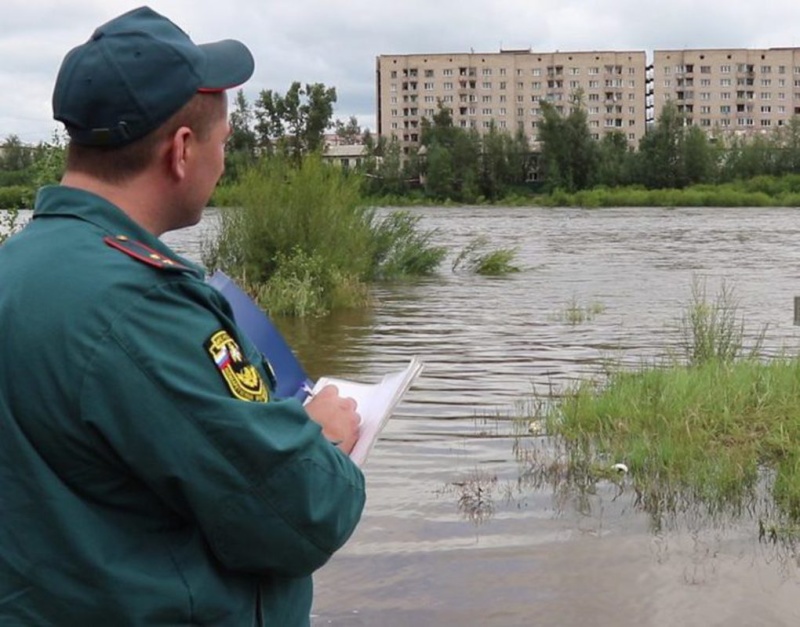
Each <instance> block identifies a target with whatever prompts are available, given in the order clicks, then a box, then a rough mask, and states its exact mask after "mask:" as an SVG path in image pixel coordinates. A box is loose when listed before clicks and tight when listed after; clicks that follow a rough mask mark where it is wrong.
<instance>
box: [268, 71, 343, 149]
mask: <svg viewBox="0 0 800 627" xmlns="http://www.w3.org/2000/svg"><path fill="white" fill-rule="evenodd" d="M335 102H336V89H335V88H334V87H325V85H323V84H322V83H314V84H306V86H305V88H303V87H301V85H300V83H299V82H298V81H295V82H293V83H292V85H291V87H290V88H289V90H288V91H287V92H286V95H284V96H282V95H280V94H278V93H276V92H273V91H272V90H270V89H267V90H263V91H262V92H261V94H260V95H259V98H258V100H257V101H256V103H255V116H256V120H257V122H256V125H255V132H256V136H257V139H258V146H259V148H261V149H262V150H264V151H266V152H268V153H271V152H273V151H275V150H278V151H280V152H282V153H284V154H286V155H288V156H290V157H291V158H293V159H294V160H295V161H296V162H299V161H300V160H301V159H302V156H303V155H305V154H309V153H312V152H316V151H318V150H321V149H322V146H323V144H324V140H325V131H326V130H327V129H329V128H331V126H332V122H331V119H332V117H333V105H334V103H335Z"/></svg>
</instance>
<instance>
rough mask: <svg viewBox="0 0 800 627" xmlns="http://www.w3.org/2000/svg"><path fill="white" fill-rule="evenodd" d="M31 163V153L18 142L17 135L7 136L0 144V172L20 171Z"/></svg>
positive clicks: (29, 149)
mask: <svg viewBox="0 0 800 627" xmlns="http://www.w3.org/2000/svg"><path fill="white" fill-rule="evenodd" d="M32 162H33V151H32V150H31V148H30V146H26V145H25V144H23V143H22V141H20V138H19V137H18V136H17V135H9V136H8V137H6V139H5V141H4V142H3V143H2V144H0V170H5V171H12V172H15V171H20V170H24V169H26V168H28V167H29V166H30V165H31V163H32Z"/></svg>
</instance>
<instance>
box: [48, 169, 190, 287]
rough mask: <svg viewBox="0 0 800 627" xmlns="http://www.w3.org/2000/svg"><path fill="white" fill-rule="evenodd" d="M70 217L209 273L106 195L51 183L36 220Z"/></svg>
mask: <svg viewBox="0 0 800 627" xmlns="http://www.w3.org/2000/svg"><path fill="white" fill-rule="evenodd" d="M59 216H60V217H69V218H77V219H79V220H83V221H84V222H89V223H91V224H93V225H95V226H96V227H98V228H100V229H102V230H103V231H105V232H106V233H107V234H108V235H109V236H112V237H118V236H120V235H122V236H124V237H125V238H127V239H130V240H134V241H137V242H140V243H142V244H144V245H145V246H148V247H150V248H152V249H154V250H156V251H158V252H159V253H161V254H162V255H164V256H166V257H168V258H171V259H174V260H176V261H178V262H180V263H182V264H183V265H186V266H189V268H191V269H192V270H193V271H194V272H195V273H196V274H197V275H198V276H199V277H200V278H202V277H203V276H204V275H205V271H204V270H203V268H202V267H201V266H199V265H198V264H196V263H193V262H191V261H189V260H187V259H185V258H183V257H181V256H180V255H178V254H176V253H175V252H174V251H173V250H172V249H171V248H170V247H169V246H167V245H166V244H165V243H164V242H162V241H161V240H160V239H159V238H157V237H156V236H155V235H153V234H152V233H150V232H149V231H147V230H146V229H144V228H142V227H141V226H140V225H139V224H137V223H136V222H135V221H134V220H132V219H131V218H130V217H129V216H128V215H127V214H126V213H125V212H124V211H122V210H121V209H120V208H119V207H117V206H116V205H115V204H113V203H111V202H109V201H108V200H106V199H105V198H103V197H102V196H98V195H97V194H94V193H92V192H88V191H86V190H83V189H78V188H76V187H67V186H66V185H47V186H45V187H42V188H41V189H40V190H39V192H38V193H37V195H36V203H35V204H34V209H33V219H34V220H35V219H37V218H49V217H59Z"/></svg>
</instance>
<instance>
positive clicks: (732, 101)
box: [377, 48, 800, 151]
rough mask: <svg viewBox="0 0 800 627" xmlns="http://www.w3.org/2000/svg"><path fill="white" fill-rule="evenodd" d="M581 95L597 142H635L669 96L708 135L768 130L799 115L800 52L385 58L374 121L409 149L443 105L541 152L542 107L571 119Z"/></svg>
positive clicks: (467, 123)
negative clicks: (605, 138)
mask: <svg viewBox="0 0 800 627" xmlns="http://www.w3.org/2000/svg"><path fill="white" fill-rule="evenodd" d="M577 93H580V94H581V99H582V103H583V106H584V107H585V109H586V112H587V116H588V124H589V129H590V131H591V133H592V135H593V136H594V137H595V138H596V139H600V138H601V137H602V135H603V134H604V133H608V132H610V131H621V132H622V133H623V134H624V135H625V137H626V138H627V139H628V142H629V144H630V145H631V146H634V147H635V146H638V143H639V140H640V139H641V137H642V136H643V135H644V133H645V129H646V127H647V124H648V123H650V122H652V121H654V120H657V119H658V117H659V116H660V115H661V112H662V110H663V108H664V104H665V103H666V102H667V101H668V100H671V101H673V102H674V103H675V104H676V105H677V107H678V110H679V111H681V112H682V113H683V114H684V116H685V123H686V124H693V125H696V126H698V127H700V128H702V129H703V130H705V131H708V132H732V133H755V132H767V131H770V130H771V129H774V128H780V127H782V126H784V125H786V124H787V123H788V121H789V119H790V118H791V117H792V116H794V115H800V48H769V49H763V50H756V49H744V48H732V49H727V50H723V49H693V50H656V51H654V53H653V63H652V64H651V65H648V64H647V57H646V53H645V51H643V50H640V51H592V52H550V53H538V52H531V51H530V50H503V51H500V52H499V53H485V54H480V53H457V54H413V55H381V56H379V57H378V58H377V102H378V111H377V125H378V133H379V134H380V135H383V136H391V135H394V136H396V137H397V138H398V139H400V140H401V142H402V144H403V146H404V148H405V149H406V151H408V150H411V149H412V148H413V147H414V146H416V145H418V144H419V140H420V133H421V121H422V119H423V118H425V117H428V118H430V117H432V116H433V114H434V113H435V112H436V108H437V106H438V103H440V102H441V103H442V104H443V105H444V106H446V107H448V108H449V109H450V110H451V111H452V113H453V121H454V123H455V124H456V125H457V126H460V127H462V128H476V129H478V130H479V131H481V132H483V131H485V130H486V129H488V128H489V127H490V126H491V124H492V123H494V124H495V125H496V126H497V127H498V128H500V129H506V130H509V131H512V132H513V131H516V130H517V129H518V128H521V129H523V130H524V132H525V134H526V135H527V136H528V138H529V140H530V142H531V145H532V146H533V147H534V148H535V147H536V141H537V135H538V133H537V127H538V124H539V123H540V121H541V119H542V111H541V106H540V102H541V101H542V100H547V101H549V102H551V103H553V104H554V105H555V107H556V109H557V110H558V111H559V112H560V113H562V114H567V113H569V106H570V102H571V98H572V96H573V95H574V94H577Z"/></svg>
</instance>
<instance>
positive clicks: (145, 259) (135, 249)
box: [103, 235, 192, 272]
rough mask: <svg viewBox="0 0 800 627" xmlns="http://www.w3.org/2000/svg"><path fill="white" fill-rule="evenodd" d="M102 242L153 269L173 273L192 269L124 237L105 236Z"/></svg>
mask: <svg viewBox="0 0 800 627" xmlns="http://www.w3.org/2000/svg"><path fill="white" fill-rule="evenodd" d="M103 241H104V242H105V243H106V244H108V245H109V246H111V248H116V249H117V250H120V251H122V252H123V253H125V254H126V255H129V256H131V257H133V258H134V259H136V260H137V261H141V262H142V263H146V264H147V265H149V266H153V267H154V268H159V269H161V270H171V271H173V272H174V271H177V272H186V271H189V272H191V271H192V268H190V267H189V266H187V265H185V264H182V263H180V262H179V261H175V260H174V259H170V258H169V257H166V256H164V255H162V254H161V253H159V252H158V251H156V250H154V249H152V248H150V247H149V246H145V245H144V244H142V243H141V242H137V241H136V240H132V239H130V238H129V237H127V236H126V235H117V236H116V237H110V236H106V237H104V238H103Z"/></svg>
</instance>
